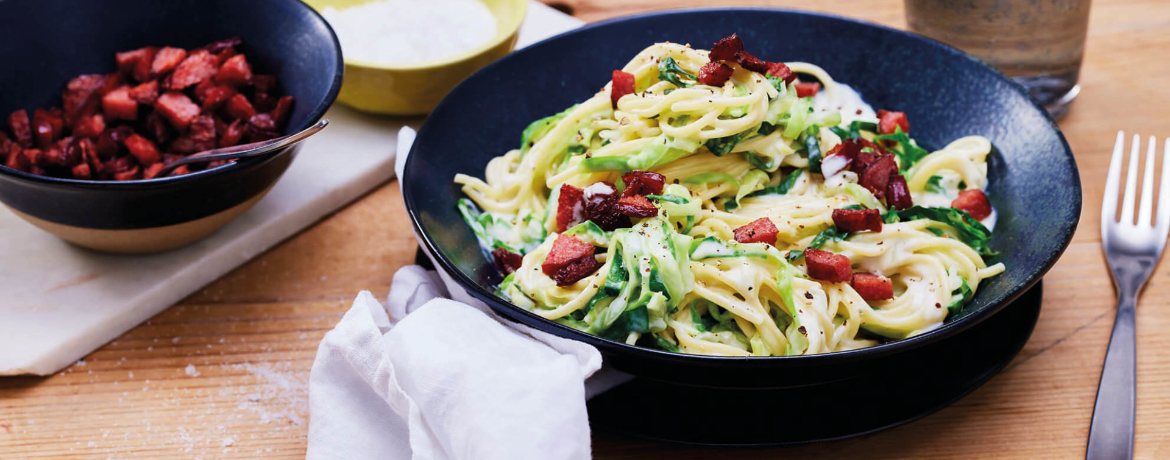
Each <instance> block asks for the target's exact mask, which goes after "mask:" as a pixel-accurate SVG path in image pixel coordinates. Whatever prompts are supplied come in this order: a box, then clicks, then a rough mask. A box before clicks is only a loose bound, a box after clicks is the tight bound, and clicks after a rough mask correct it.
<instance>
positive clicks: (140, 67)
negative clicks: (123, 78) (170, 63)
mask: <svg viewBox="0 0 1170 460" xmlns="http://www.w3.org/2000/svg"><path fill="white" fill-rule="evenodd" d="M138 51H141V52H142V55H141V56H140V57H139V59H138V62H136V63H135V64H134V70H133V71H132V72H131V76H133V77H134V79H135V80H138V81H139V82H146V81H148V80H150V79H151V77H153V76H154V75H152V74H151V72H150V69H151V67H153V66H154V57H155V56H157V55H158V47H154V46H148V47H146V48H142V49H141V50H138Z"/></svg>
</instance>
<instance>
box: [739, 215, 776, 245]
mask: <svg viewBox="0 0 1170 460" xmlns="http://www.w3.org/2000/svg"><path fill="white" fill-rule="evenodd" d="M779 234H780V229H778V228H776V224H773V223H772V219H769V218H767V217H761V218H759V219H756V220H754V221H752V222H750V223H748V224H747V225H744V226H742V227H739V228H737V229H735V241H738V242H740V243H768V244H776V235H779Z"/></svg>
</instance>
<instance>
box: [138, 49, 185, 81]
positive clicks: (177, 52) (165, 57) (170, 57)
mask: <svg viewBox="0 0 1170 460" xmlns="http://www.w3.org/2000/svg"><path fill="white" fill-rule="evenodd" d="M186 58H187V50H185V49H182V48H173V47H170V46H167V47H164V48H163V49H160V50H158V53H156V54H155V55H154V60H153V61H151V63H150V75H151V76H152V77H161V76H162V75H163V74H165V73H167V72H170V71H172V70H175V67H178V66H179V64H180V63H182V62H183V59H186ZM139 81H146V80H144V79H139Z"/></svg>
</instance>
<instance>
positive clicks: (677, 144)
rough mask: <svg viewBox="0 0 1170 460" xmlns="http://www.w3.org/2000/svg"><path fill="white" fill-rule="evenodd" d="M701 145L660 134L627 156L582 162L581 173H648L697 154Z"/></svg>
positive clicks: (588, 159)
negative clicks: (656, 167) (657, 167)
mask: <svg viewBox="0 0 1170 460" xmlns="http://www.w3.org/2000/svg"><path fill="white" fill-rule="evenodd" d="M698 148H699V143H698V142H695V141H691V140H686V139H675V138H673V137H670V136H667V135H665V134H660V135H658V136H657V137H655V138H654V139H653V140H651V141H650V142H647V143H645V144H642V145H641V146H639V147H638V148H637V149H635V150H633V151H632V152H630V154H629V155H625V156H606V157H592V158H586V159H584V160H582V161H581V165H580V168H581V171H583V172H598V171H617V172H620V173H626V172H630V171H633V170H641V171H647V170H650V169H652V168H654V167H655V166H659V165H664V164H667V163H670V162H672V161H674V160H677V159H679V158H682V157H685V156H687V155H690V154H692V153H694V152H695V150H697V149H698Z"/></svg>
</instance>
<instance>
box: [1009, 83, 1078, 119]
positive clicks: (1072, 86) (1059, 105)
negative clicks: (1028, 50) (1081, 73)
mask: <svg viewBox="0 0 1170 460" xmlns="http://www.w3.org/2000/svg"><path fill="white" fill-rule="evenodd" d="M1014 79H1015V80H1016V82H1018V83H1020V84H1021V85H1024V88H1027V89H1028V94H1029V95H1031V96H1032V98H1033V99H1035V100H1036V102H1039V103H1040V105H1042V106H1044V109H1045V110H1047V111H1048V114H1049V115H1050V116H1052V118H1053V119H1055V120H1059V119H1061V118H1064V116H1065V115H1067V114H1068V110H1069V108H1070V107H1071V105H1072V102H1073V100H1074V99H1076V98H1077V95H1078V94H1080V93H1081V86H1080V85H1078V84H1077V73H1076V72H1071V73H1065V74H1056V75H1040V76H1034V77H1018V76H1017V77H1014Z"/></svg>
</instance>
